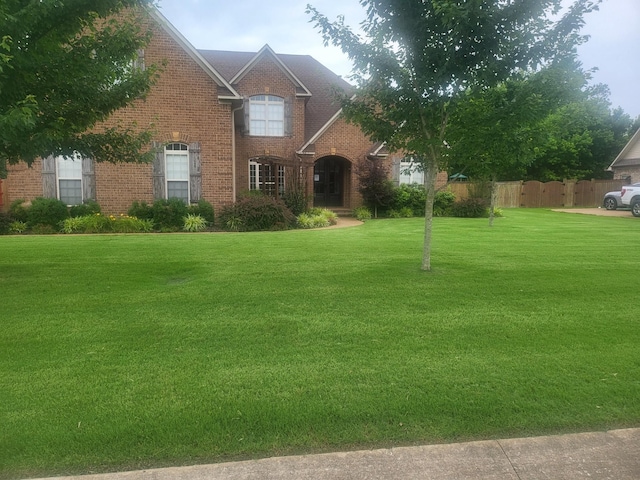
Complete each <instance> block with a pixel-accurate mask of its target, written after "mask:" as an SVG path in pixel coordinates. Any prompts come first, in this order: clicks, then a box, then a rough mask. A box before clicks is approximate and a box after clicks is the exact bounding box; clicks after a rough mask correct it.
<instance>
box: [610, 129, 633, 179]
mask: <svg viewBox="0 0 640 480" xmlns="http://www.w3.org/2000/svg"><path fill="white" fill-rule="evenodd" d="M609 170H611V171H612V172H613V178H615V179H622V180H625V181H626V182H627V183H629V184H631V183H636V182H640V129H638V131H637V132H636V133H635V134H634V135H633V137H631V140H629V142H627V144H626V145H625V147H624V148H623V149H622V151H621V152H620V153H619V154H618V156H617V157H616V158H615V160H614V161H613V162H612V163H611V165H610V166H609Z"/></svg>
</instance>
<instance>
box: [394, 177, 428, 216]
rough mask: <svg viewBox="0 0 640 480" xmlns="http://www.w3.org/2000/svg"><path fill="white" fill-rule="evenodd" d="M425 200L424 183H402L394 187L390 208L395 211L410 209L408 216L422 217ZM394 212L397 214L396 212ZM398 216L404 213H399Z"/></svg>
mask: <svg viewBox="0 0 640 480" xmlns="http://www.w3.org/2000/svg"><path fill="white" fill-rule="evenodd" d="M426 202H427V191H426V190H425V188H424V185H419V184H417V183H413V184H411V185H407V184H403V185H400V186H399V187H397V188H396V189H395V191H394V198H393V202H392V204H391V208H392V209H393V210H395V211H396V212H401V211H402V210H404V209H410V210H411V212H412V213H411V215H410V216H416V217H422V216H424V209H425V205H426ZM405 212H406V210H405ZM395 214H396V215H397V214H398V213H395ZM389 216H390V215H389ZM400 216H406V215H403V214H400Z"/></svg>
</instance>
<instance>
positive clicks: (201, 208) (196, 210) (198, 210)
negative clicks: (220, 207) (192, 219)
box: [189, 200, 216, 225]
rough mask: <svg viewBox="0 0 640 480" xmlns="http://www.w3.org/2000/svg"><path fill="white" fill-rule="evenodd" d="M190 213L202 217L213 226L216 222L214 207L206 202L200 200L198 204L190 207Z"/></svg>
mask: <svg viewBox="0 0 640 480" xmlns="http://www.w3.org/2000/svg"><path fill="white" fill-rule="evenodd" d="M189 213H190V214H192V215H199V216H201V217H202V218H203V219H204V220H205V221H206V222H207V223H208V224H209V225H213V224H214V222H215V220H216V217H215V213H214V211H213V205H211V204H210V203H209V202H207V201H206V200H199V201H198V203H197V204H194V205H189Z"/></svg>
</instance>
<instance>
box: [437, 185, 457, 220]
mask: <svg viewBox="0 0 640 480" xmlns="http://www.w3.org/2000/svg"><path fill="white" fill-rule="evenodd" d="M455 201H456V195H455V193H453V192H452V191H450V190H441V191H439V192H436V196H435V199H434V200H433V216H434V217H446V216H449V215H450V214H451V209H452V207H453V204H454V202H455Z"/></svg>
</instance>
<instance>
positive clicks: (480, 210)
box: [451, 198, 489, 218]
mask: <svg viewBox="0 0 640 480" xmlns="http://www.w3.org/2000/svg"><path fill="white" fill-rule="evenodd" d="M451 213H452V215H453V216H454V217H462V218H482V217H486V216H488V215H489V212H488V208H487V202H486V200H484V199H482V198H467V199H465V200H461V201H459V202H455V203H454V204H453V206H452V208H451Z"/></svg>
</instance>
